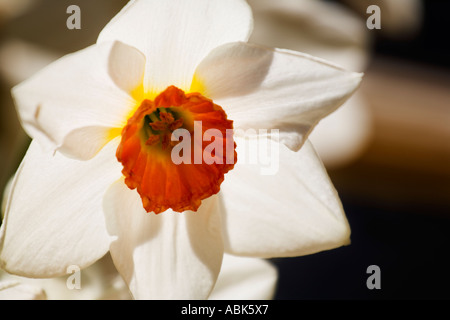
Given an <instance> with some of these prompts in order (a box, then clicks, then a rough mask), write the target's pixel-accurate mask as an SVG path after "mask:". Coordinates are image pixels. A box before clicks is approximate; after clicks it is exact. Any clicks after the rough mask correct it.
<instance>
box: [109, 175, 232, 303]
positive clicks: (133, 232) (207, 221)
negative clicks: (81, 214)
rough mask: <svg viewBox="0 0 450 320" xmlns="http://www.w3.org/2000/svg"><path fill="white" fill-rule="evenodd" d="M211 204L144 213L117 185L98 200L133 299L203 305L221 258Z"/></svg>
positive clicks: (136, 199)
mask: <svg viewBox="0 0 450 320" xmlns="http://www.w3.org/2000/svg"><path fill="white" fill-rule="evenodd" d="M216 201H217V198H216V197H213V198H209V199H208V200H205V201H204V202H203V204H202V206H201V207H200V209H199V211H198V212H196V213H193V212H184V213H181V214H179V213H174V212H171V211H166V212H164V213H161V214H159V215H155V214H154V213H147V212H145V210H144V209H143V207H142V202H141V199H140V197H139V195H138V193H137V192H136V191H135V190H130V189H128V187H127V186H126V185H125V183H124V181H123V180H120V181H118V182H117V183H115V184H114V185H113V186H112V187H111V188H110V189H109V191H108V193H107V195H106V196H105V200H104V207H105V213H106V214H107V221H108V231H109V232H110V234H111V235H113V236H116V237H117V238H116V240H115V241H113V243H112V244H111V248H110V252H111V256H112V258H113V261H114V264H115V265H116V267H117V270H118V271H119V272H120V274H121V275H122V277H123V278H124V280H125V282H127V283H128V286H129V288H130V290H131V292H132V294H133V296H134V298H136V299H205V298H207V297H208V295H209V293H210V292H211V290H212V288H213V286H214V283H215V281H216V279H217V276H218V274H219V270H220V265H221V262H222V256H223V244H222V236H221V232H220V226H219V220H220V215H219V213H218V212H217V209H216V206H217V203H216Z"/></svg>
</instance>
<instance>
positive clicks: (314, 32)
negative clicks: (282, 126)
mask: <svg viewBox="0 0 450 320" xmlns="http://www.w3.org/2000/svg"><path fill="white" fill-rule="evenodd" d="M126 3H127V0H96V1H89V0H70V1H66V0H0V191H1V190H3V189H4V188H5V186H6V185H7V182H8V180H9V179H10V177H11V176H12V175H13V174H14V172H15V170H16V169H17V166H18V165H19V163H20V161H21V159H22V157H23V155H24V153H25V151H26V149H27V146H28V143H29V138H28V137H27V136H26V134H25V133H24V132H23V131H22V129H21V127H20V123H19V120H18V118H17V115H16V112H15V109H14V105H13V102H12V99H11V96H10V89H11V87H12V86H14V85H16V84H17V83H19V82H21V81H23V80H25V79H26V78H28V77H29V76H30V75H32V74H33V73H35V72H36V71H38V70H39V69H41V68H42V67H44V66H45V65H47V64H48V63H50V62H51V61H53V60H55V59H57V58H58V57H60V56H62V55H64V54H66V53H69V52H73V51H77V50H80V49H82V48H84V47H87V46H89V45H91V44H93V43H95V41H96V38H97V35H98V33H99V32H100V30H101V29H102V28H103V26H104V25H105V24H106V23H107V22H108V21H109V20H110V19H111V18H112V17H113V16H114V15H115V14H116V13H117V12H118V11H119V10H120V8H122V7H123V6H124V5H125V4H126ZM249 3H250V5H251V6H252V7H253V10H254V16H255V31H254V34H253V36H252V39H251V41H252V42H257V43H261V44H265V45H268V46H272V47H281V48H288V49H292V50H297V51H302V52H307V53H310V54H313V55H316V56H319V57H322V58H325V59H327V60H330V61H333V62H335V63H336V64H339V65H342V66H343V67H345V68H346V69H349V70H352V71H358V72H364V73H365V77H364V79H363V82H362V85H361V87H360V89H359V90H358V92H357V93H356V94H355V96H354V97H352V98H351V99H350V100H349V101H348V102H347V103H346V104H345V105H344V106H342V107H341V108H340V109H339V110H338V111H336V112H335V113H333V114H332V115H330V116H329V117H327V118H326V119H324V120H323V121H322V122H321V123H320V124H319V125H318V127H317V128H316V130H315V131H314V132H313V133H312V134H311V137H310V138H311V141H312V142H313V144H314V145H315V146H316V149H317V151H318V152H319V154H320V155H321V157H322V159H323V161H324V164H325V166H326V167H327V169H328V172H329V175H330V177H331V179H332V181H333V183H334V185H335V187H336V189H337V190H338V192H339V194H340V196H341V199H342V202H343V205H344V208H345V210H346V213H347V217H348V220H349V223H350V226H351V228H352V237H351V240H352V244H351V245H349V246H347V247H342V248H338V249H335V250H331V251H326V252H321V253H317V254H314V255H310V256H305V257H298V258H288V259H274V260H273V263H274V264H275V265H276V266H277V268H278V270H279V274H280V279H279V283H278V288H277V294H276V297H275V298H276V299H448V298H450V290H449V288H450V275H449V273H448V270H449V269H450V259H448V258H447V255H448V252H449V249H448V248H449V247H450V53H448V50H446V46H445V44H446V43H447V42H448V33H449V32H450V27H449V26H448V23H447V21H448V15H450V2H449V1H446V0H442V1H439V0H427V1H420V0H370V1H366V0H340V1H325V0H279V1H273V0H249ZM73 4H75V5H78V6H79V7H80V8H81V29H80V30H68V29H67V28H66V20H67V18H68V17H69V14H67V13H66V9H67V7H68V6H69V5H73ZM373 4H375V5H378V6H379V8H380V11H381V16H380V17H381V21H380V22H381V29H372V30H371V29H369V28H368V27H367V25H366V21H367V19H368V18H369V17H370V16H371V13H367V12H366V10H367V7H368V6H369V5H373ZM370 265H377V266H379V267H380V270H381V289H380V290H369V289H368V288H367V286H366V280H367V278H368V277H369V276H370V275H369V274H367V272H366V271H367V268H368V267H369V266H370Z"/></svg>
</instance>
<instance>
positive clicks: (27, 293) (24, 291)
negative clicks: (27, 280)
mask: <svg viewBox="0 0 450 320" xmlns="http://www.w3.org/2000/svg"><path fill="white" fill-rule="evenodd" d="M46 299H47V296H46V294H45V292H44V290H43V289H41V288H39V287H35V286H32V285H28V284H22V283H20V282H17V281H7V282H3V283H0V300H46Z"/></svg>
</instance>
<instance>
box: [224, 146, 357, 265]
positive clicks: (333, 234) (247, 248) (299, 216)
mask: <svg viewBox="0 0 450 320" xmlns="http://www.w3.org/2000/svg"><path fill="white" fill-rule="evenodd" d="M236 143H237V145H238V149H237V151H238V155H239V152H240V151H242V148H243V146H245V145H246V143H254V142H253V141H251V140H249V141H247V142H246V141H244V140H243V139H236ZM269 143H270V150H272V151H275V150H279V161H280V162H279V167H278V168H279V169H278V172H277V173H276V174H271V175H261V171H260V169H261V168H260V166H259V165H253V164H251V163H246V162H241V163H238V165H236V167H235V169H234V170H233V171H232V172H230V173H229V174H228V177H227V179H226V180H225V182H224V183H223V185H222V190H221V195H222V200H223V201H222V204H223V206H224V208H225V210H224V211H223V212H224V213H223V216H222V223H223V235H224V244H225V252H227V253H231V254H236V255H242V256H254V257H263V258H264V257H267V258H269V257H270V258H272V257H289V256H301V255H306V254H311V253H316V252H319V251H322V250H328V249H333V248H336V247H339V246H342V245H345V244H348V243H349V237H350V228H349V225H348V222H347V220H346V217H345V214H344V211H343V208H342V205H341V203H340V200H339V197H338V195H337V192H336V190H335V189H334V187H333V185H332V183H331V181H330V179H329V177H328V175H327V173H326V171H325V169H324V167H323V165H322V162H321V161H320V159H319V158H318V157H317V155H316V153H315V151H314V149H313V147H312V145H311V144H310V143H309V142H307V143H305V145H304V146H303V147H302V149H301V150H300V151H298V152H293V151H291V150H290V149H288V148H287V147H286V146H284V145H283V144H279V143H277V142H274V141H270V142H269ZM268 150H269V148H268Z"/></svg>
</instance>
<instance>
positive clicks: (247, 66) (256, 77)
mask: <svg viewBox="0 0 450 320" xmlns="http://www.w3.org/2000/svg"><path fill="white" fill-rule="evenodd" d="M195 77H196V79H198V80H199V82H200V83H202V84H203V86H204V94H205V95H206V96H208V97H210V98H211V99H213V100H214V101H216V102H217V103H218V104H220V105H221V106H223V107H224V110H225V111H226V112H227V114H228V116H229V117H230V119H233V120H234V126H235V128H238V129H244V130H247V129H255V130H258V129H279V130H280V141H281V142H283V143H285V144H286V145H287V146H288V147H289V148H291V149H293V150H298V149H300V147H301V146H302V144H303V143H304V141H305V139H306V138H307V137H308V135H309V133H310V132H311V130H312V129H313V127H314V126H315V125H316V124H317V123H318V121H319V120H320V119H322V118H323V117H325V116H327V115H328V114H330V113H331V112H333V111H334V110H336V109H337V108H338V107H339V106H340V105H342V103H344V101H345V100H346V99H347V98H348V97H349V96H350V95H351V94H352V93H353V92H354V91H355V90H356V89H357V87H358V86H359V83H360V81H361V74H359V73H353V72H348V71H345V70H344V69H341V68H340V67H337V66H334V65H332V64H331V63H329V62H326V61H324V60H321V59H318V58H315V57H312V56H309V55H306V54H301V53H298V52H293V51H288V50H281V49H274V50H272V49H267V48H264V47H261V46H257V45H253V44H248V43H233V44H227V45H223V46H221V47H219V48H217V49H215V50H213V51H212V52H211V53H210V54H209V55H208V57H206V58H205V59H204V60H203V61H202V62H201V64H200V65H199V66H198V68H197V70H196V73H195Z"/></svg>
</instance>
